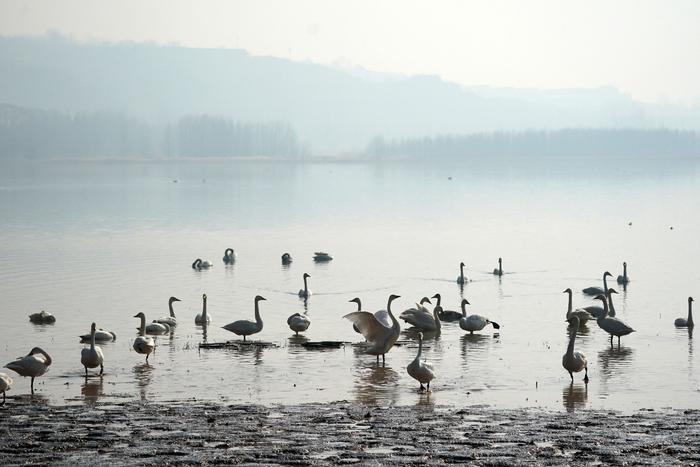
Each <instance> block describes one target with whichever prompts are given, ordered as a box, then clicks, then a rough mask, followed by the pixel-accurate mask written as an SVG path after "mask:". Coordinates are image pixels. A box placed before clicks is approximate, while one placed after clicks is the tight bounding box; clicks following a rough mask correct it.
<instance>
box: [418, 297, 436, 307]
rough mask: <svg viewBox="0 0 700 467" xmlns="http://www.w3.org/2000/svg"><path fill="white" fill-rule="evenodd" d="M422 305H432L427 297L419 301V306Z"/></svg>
mask: <svg viewBox="0 0 700 467" xmlns="http://www.w3.org/2000/svg"><path fill="white" fill-rule="evenodd" d="M424 303H430V304H431V305H432V304H433V302H431V301H430V299H429V298H428V297H423V298H421V299H420V304H421V305H422V304H424Z"/></svg>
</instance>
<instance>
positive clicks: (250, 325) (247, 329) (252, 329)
mask: <svg viewBox="0 0 700 467" xmlns="http://www.w3.org/2000/svg"><path fill="white" fill-rule="evenodd" d="M261 300H265V298H264V297H261V296H260V295H258V296H256V297H255V321H254V322H253V321H248V320H246V319H239V320H238V321H234V322H233V323H229V324H227V325H226V326H224V327H223V328H224V329H226V330H227V331H231V332H232V333H234V334H236V335H237V336H243V340H244V341H245V340H246V339H245V338H246V336H250V335H251V334H257V333H259V332H260V331H262V328H263V322H262V318H260V306H259V302H260V301H261ZM307 327H308V326H307Z"/></svg>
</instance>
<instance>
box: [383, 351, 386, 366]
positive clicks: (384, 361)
mask: <svg viewBox="0 0 700 467" xmlns="http://www.w3.org/2000/svg"><path fill="white" fill-rule="evenodd" d="M384 364H386V357H385V356H384V354H382V365H384Z"/></svg>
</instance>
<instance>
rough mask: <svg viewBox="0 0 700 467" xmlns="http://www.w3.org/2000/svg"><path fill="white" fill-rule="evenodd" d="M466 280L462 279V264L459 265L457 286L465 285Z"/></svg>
mask: <svg viewBox="0 0 700 467" xmlns="http://www.w3.org/2000/svg"><path fill="white" fill-rule="evenodd" d="M467 282H468V279H467V278H466V277H464V263H459V276H458V277H457V283H458V284H466V283H467Z"/></svg>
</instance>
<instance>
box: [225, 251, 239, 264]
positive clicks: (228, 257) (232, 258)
mask: <svg viewBox="0 0 700 467" xmlns="http://www.w3.org/2000/svg"><path fill="white" fill-rule="evenodd" d="M235 262H236V252H235V251H233V248H226V251H224V264H233V263H235Z"/></svg>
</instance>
